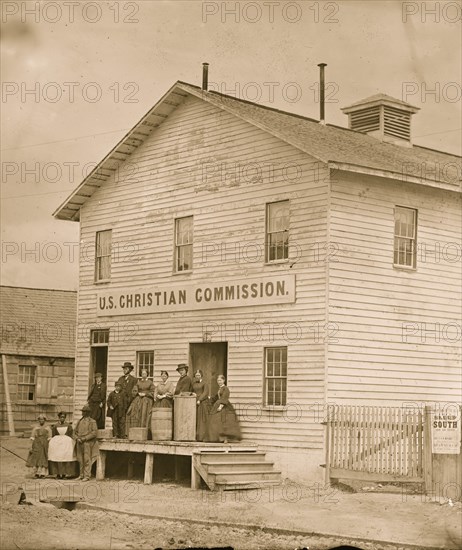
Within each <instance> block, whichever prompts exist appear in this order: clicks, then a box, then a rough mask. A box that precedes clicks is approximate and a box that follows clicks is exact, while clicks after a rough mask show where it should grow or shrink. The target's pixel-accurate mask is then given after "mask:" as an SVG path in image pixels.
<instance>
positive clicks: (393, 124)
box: [383, 105, 411, 141]
mask: <svg viewBox="0 0 462 550" xmlns="http://www.w3.org/2000/svg"><path fill="white" fill-rule="evenodd" d="M383 131H384V132H385V134H388V135H389V136H394V137H397V138H401V139H406V140H407V141H410V139H411V115H410V114H409V113H406V112H405V111H401V110H399V109H393V107H388V105H384V107H383Z"/></svg>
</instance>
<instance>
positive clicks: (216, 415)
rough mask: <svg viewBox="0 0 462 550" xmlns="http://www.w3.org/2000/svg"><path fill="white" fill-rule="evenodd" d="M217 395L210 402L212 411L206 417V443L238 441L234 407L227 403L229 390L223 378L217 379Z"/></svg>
mask: <svg viewBox="0 0 462 550" xmlns="http://www.w3.org/2000/svg"><path fill="white" fill-rule="evenodd" d="M217 383H218V393H217V395H215V396H214V397H213V398H212V400H211V402H212V403H213V406H212V409H211V410H210V414H209V416H208V426H207V428H208V429H207V441H220V442H222V443H228V441H240V440H241V439H242V438H241V428H240V426H239V421H238V419H237V416H236V411H235V410H234V407H233V406H232V405H231V403H230V402H229V395H230V393H229V389H228V388H227V387H226V386H225V377H224V376H222V375H221V374H220V375H219V376H218V377H217Z"/></svg>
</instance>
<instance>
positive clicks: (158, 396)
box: [154, 370, 175, 409]
mask: <svg viewBox="0 0 462 550" xmlns="http://www.w3.org/2000/svg"><path fill="white" fill-rule="evenodd" d="M160 377H161V379H162V382H159V384H158V385H157V387H156V390H155V392H154V407H155V408H159V407H161V408H163V407H168V408H169V409H171V408H172V407H173V394H174V393H175V386H174V384H173V382H170V381H169V380H168V372H167V371H166V370H161V371H160Z"/></svg>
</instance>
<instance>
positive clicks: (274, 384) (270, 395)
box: [265, 346, 287, 407]
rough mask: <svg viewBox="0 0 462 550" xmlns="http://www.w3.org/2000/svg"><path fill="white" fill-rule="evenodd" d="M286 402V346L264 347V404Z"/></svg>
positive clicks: (271, 404) (273, 404)
mask: <svg viewBox="0 0 462 550" xmlns="http://www.w3.org/2000/svg"><path fill="white" fill-rule="evenodd" d="M286 404H287V347H285V346H283V347H274V348H273V347H271V348H265V405H267V406H275V407H279V406H284V405H286Z"/></svg>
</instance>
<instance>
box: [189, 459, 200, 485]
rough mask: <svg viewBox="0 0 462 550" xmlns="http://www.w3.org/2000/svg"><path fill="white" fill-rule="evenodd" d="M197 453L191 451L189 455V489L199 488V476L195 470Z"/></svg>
mask: <svg viewBox="0 0 462 550" xmlns="http://www.w3.org/2000/svg"><path fill="white" fill-rule="evenodd" d="M198 460H199V459H198V457H197V454H195V453H193V454H192V456H191V489H200V488H201V476H200V475H199V472H198V471H197V470H196V464H197V461H198Z"/></svg>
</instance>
